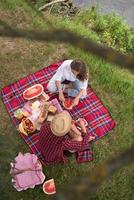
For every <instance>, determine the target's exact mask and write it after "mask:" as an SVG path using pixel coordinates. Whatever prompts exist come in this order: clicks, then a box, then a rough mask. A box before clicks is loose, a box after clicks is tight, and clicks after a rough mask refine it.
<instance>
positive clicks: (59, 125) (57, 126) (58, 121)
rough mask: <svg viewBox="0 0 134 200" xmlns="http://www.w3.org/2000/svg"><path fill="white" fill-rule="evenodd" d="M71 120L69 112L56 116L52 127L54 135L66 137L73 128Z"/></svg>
mask: <svg viewBox="0 0 134 200" xmlns="http://www.w3.org/2000/svg"><path fill="white" fill-rule="evenodd" d="M71 120H72V118H71V116H70V114H69V112H67V111H63V112H61V113H59V114H56V115H55V116H54V118H53V119H52V122H51V126H50V127H51V130H52V132H53V134H54V135H56V136H59V137H60V136H64V135H66V134H67V133H68V132H69V130H70V128H71Z"/></svg>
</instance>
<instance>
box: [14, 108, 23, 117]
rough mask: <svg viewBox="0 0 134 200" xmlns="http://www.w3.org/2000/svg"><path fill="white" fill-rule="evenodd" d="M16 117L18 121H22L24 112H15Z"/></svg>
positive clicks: (19, 110)
mask: <svg viewBox="0 0 134 200" xmlns="http://www.w3.org/2000/svg"><path fill="white" fill-rule="evenodd" d="M14 116H15V117H16V118H17V119H22V117H23V112H22V110H21V109H20V108H19V109H17V110H16V111H15V112H14Z"/></svg>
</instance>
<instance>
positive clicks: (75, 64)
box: [71, 59, 88, 81]
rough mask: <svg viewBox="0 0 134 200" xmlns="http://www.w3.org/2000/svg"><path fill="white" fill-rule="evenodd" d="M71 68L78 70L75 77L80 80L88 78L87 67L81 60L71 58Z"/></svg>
mask: <svg viewBox="0 0 134 200" xmlns="http://www.w3.org/2000/svg"><path fill="white" fill-rule="evenodd" d="M71 69H72V70H75V71H77V72H78V75H77V78H78V79H79V80H80V81H85V80H88V68H87V66H86V64H85V63H84V62H83V61H82V60H80V59H75V60H73V61H72V63H71Z"/></svg>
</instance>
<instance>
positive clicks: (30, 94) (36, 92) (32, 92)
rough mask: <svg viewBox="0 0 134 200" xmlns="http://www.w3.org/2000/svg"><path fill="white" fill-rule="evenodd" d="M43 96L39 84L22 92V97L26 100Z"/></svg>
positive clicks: (41, 87)
mask: <svg viewBox="0 0 134 200" xmlns="http://www.w3.org/2000/svg"><path fill="white" fill-rule="evenodd" d="M41 94H43V86H42V85H41V84H36V85H33V86H32V87H29V88H28V89H26V90H25V91H24V92H23V97H24V99H26V100H31V99H34V98H36V97H38V96H40V95H41Z"/></svg>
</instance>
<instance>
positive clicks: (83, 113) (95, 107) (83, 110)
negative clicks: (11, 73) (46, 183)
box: [1, 62, 115, 163]
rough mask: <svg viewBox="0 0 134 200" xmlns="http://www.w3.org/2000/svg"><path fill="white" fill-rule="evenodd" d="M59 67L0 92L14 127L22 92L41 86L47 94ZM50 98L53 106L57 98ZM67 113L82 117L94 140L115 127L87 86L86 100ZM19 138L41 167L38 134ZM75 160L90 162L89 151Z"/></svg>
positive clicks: (21, 105) (103, 107)
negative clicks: (48, 85) (49, 84)
mask: <svg viewBox="0 0 134 200" xmlns="http://www.w3.org/2000/svg"><path fill="white" fill-rule="evenodd" d="M61 63H62V62H58V63H55V64H52V65H50V66H48V67H44V68H43V69H41V70H39V71H37V72H35V73H33V74H30V75H28V76H26V77H24V78H22V79H20V80H18V81H17V82H15V83H12V84H10V85H8V86H5V87H4V88H2V90H1V96H2V100H3V103H4V105H5V107H6V109H7V111H8V113H9V115H10V117H11V119H12V121H13V123H14V124H15V126H16V127H17V125H18V123H19V122H18V120H17V119H16V118H15V117H14V111H15V110H16V109H18V108H20V107H23V105H24V103H25V102H26V101H25V100H24V98H23V95H22V93H23V92H24V90H25V89H27V88H28V87H30V86H32V85H34V84H37V83H40V84H42V85H43V87H44V91H45V92H46V93H48V94H49V92H48V90H47V83H48V81H49V80H50V79H51V77H52V76H53V75H54V74H55V72H56V70H57V69H58V67H59V66H60V65H61ZM49 96H50V100H53V101H54V102H55V101H56V100H55V98H57V99H58V95H57V94H49ZM69 112H70V114H71V116H72V117H73V119H74V120H75V119H78V118H81V117H83V118H85V119H86V121H87V122H88V123H89V125H88V133H89V134H91V135H94V136H95V137H96V139H95V140H98V139H100V138H102V137H103V136H105V135H106V134H107V133H108V132H109V131H111V130H112V129H113V128H114V127H115V121H114V120H113V119H112V117H111V116H110V113H109V112H108V110H107V109H106V108H105V106H104V105H103V103H102V101H101V100H100V99H99V98H98V96H97V95H96V94H95V92H94V91H93V89H92V88H91V87H90V86H89V87H88V89H87V97H86V98H85V99H83V100H81V101H80V103H79V104H78V105H77V106H75V107H74V108H73V109H72V110H71V111H69ZM20 135H21V136H22V137H23V138H24V140H25V142H26V143H27V144H28V145H29V147H30V148H31V150H32V152H33V153H35V154H36V155H37V156H38V158H39V159H40V160H41V161H42V163H43V157H42V155H41V152H40V151H39V148H38V137H39V132H38V131H37V132H36V133H34V134H32V135H29V136H25V135H23V134H20ZM76 158H77V162H79V163H82V162H86V161H90V160H92V150H91V148H90V150H87V151H86V150H85V151H82V152H79V154H77V155H76Z"/></svg>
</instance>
